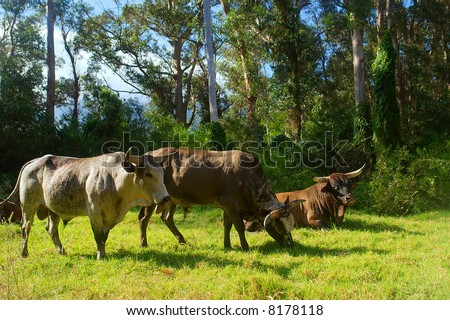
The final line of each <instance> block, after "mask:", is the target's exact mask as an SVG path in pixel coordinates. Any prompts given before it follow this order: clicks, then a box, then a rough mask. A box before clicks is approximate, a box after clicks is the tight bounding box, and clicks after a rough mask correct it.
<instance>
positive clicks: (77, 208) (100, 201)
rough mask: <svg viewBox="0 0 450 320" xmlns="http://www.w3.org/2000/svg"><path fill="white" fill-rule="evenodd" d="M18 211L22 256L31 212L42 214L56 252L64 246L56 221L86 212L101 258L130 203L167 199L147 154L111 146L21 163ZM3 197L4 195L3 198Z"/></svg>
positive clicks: (156, 168)
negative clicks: (91, 153)
mask: <svg viewBox="0 0 450 320" xmlns="http://www.w3.org/2000/svg"><path fill="white" fill-rule="evenodd" d="M17 191H18V192H19V198H20V205H21V207H22V212H23V221H22V239H23V243H22V256H23V257H27V256H28V238H29V234H30V230H31V226H32V224H33V219H34V215H35V212H36V211H38V215H39V216H40V217H43V216H45V215H46V214H48V224H47V231H48V233H49V234H50V236H51V238H52V241H53V243H54V244H55V246H56V248H57V249H58V251H59V253H61V254H64V253H65V250H64V248H63V246H62V244H61V241H60V239H59V234H58V224H59V222H60V220H61V219H62V220H63V221H64V222H67V221H70V220H71V219H73V218H75V217H78V216H88V217H89V219H90V222H91V227H92V230H93V232H94V237H95V241H96V243H97V259H101V258H104V257H105V256H106V254H105V243H106V240H107V238H108V234H109V231H110V230H111V229H112V228H113V227H114V226H115V225H116V224H118V223H119V222H121V221H122V220H123V219H124V217H125V214H126V213H127V212H128V210H129V209H131V208H132V207H134V206H146V205H151V204H152V203H154V202H156V203H163V202H166V201H168V197H169V194H168V193H167V189H166V187H165V186H164V182H163V170H162V168H161V167H160V166H159V164H158V163H157V162H156V161H155V160H154V158H153V157H152V156H150V155H145V156H139V157H138V156H132V155H130V151H128V152H127V153H126V154H124V153H123V152H116V153H111V154H105V155H101V156H98V157H93V158H70V157H60V156H53V155H46V156H43V157H41V158H37V159H34V160H31V161H29V162H28V163H26V164H25V165H24V166H23V167H22V169H21V171H20V174H19V177H18V180H17V183H16V186H15V188H14V191H13V192H12V193H11V195H10V196H9V197H8V199H9V198H10V197H11V196H13V194H15V193H16V192H17ZM8 199H7V200H8Z"/></svg>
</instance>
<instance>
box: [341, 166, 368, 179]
mask: <svg viewBox="0 0 450 320" xmlns="http://www.w3.org/2000/svg"><path fill="white" fill-rule="evenodd" d="M365 166H366V164H365V163H364V165H363V166H362V167H361V168H360V169H358V170H355V171H352V172H348V173H345V177H346V178H347V179H353V178H356V177H357V176H359V175H360V174H361V173H362V172H363V169H364V167H365Z"/></svg>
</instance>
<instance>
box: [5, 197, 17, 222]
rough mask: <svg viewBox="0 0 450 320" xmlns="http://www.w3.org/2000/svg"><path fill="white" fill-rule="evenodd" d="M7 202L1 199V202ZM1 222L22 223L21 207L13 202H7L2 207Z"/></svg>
mask: <svg viewBox="0 0 450 320" xmlns="http://www.w3.org/2000/svg"><path fill="white" fill-rule="evenodd" d="M3 201H5V200H4V199H1V198H0V202H3ZM0 222H8V223H21V222H22V210H21V209H20V207H19V206H18V205H17V204H15V203H14V202H11V201H6V202H5V203H3V204H2V205H0Z"/></svg>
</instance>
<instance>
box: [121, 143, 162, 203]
mask: <svg viewBox="0 0 450 320" xmlns="http://www.w3.org/2000/svg"><path fill="white" fill-rule="evenodd" d="M122 167H123V168H124V169H125V171H127V172H128V173H132V174H134V183H135V184H136V185H137V186H139V187H140V188H142V190H144V191H145V192H147V193H148V195H149V199H151V200H153V201H154V202H155V203H157V204H161V205H162V204H164V203H166V202H167V201H168V200H169V193H168V192H167V189H166V186H165V185H164V172H163V169H162V167H161V166H160V165H159V163H158V162H156V161H155V159H154V158H153V157H152V156H151V155H148V154H145V155H143V156H133V155H131V148H130V149H129V150H128V151H127V153H126V154H125V157H124V160H123V162H122Z"/></svg>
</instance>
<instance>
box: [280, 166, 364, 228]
mask: <svg viewBox="0 0 450 320" xmlns="http://www.w3.org/2000/svg"><path fill="white" fill-rule="evenodd" d="M363 169H364V166H362V167H361V169H359V170H356V171H353V172H349V173H333V174H331V175H329V176H328V177H315V178H314V181H316V182H318V183H316V184H315V185H313V186H311V187H309V188H307V189H304V190H298V191H292V192H283V193H277V198H278V200H280V201H284V200H285V199H286V198H289V199H290V200H295V199H305V200H306V201H305V202H303V203H300V204H298V205H295V206H293V207H292V208H291V213H292V214H293V216H294V219H295V226H296V227H312V228H324V229H327V228H329V227H330V220H332V221H333V222H334V223H335V224H336V225H337V226H339V225H340V224H341V223H342V221H343V220H344V213H345V210H346V209H347V206H351V205H353V204H354V203H355V201H356V199H355V198H354V197H353V194H352V190H353V188H354V187H355V185H356V184H355V182H354V181H353V179H354V178H356V177H357V176H359V175H360V174H361V172H362V171H363Z"/></svg>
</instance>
